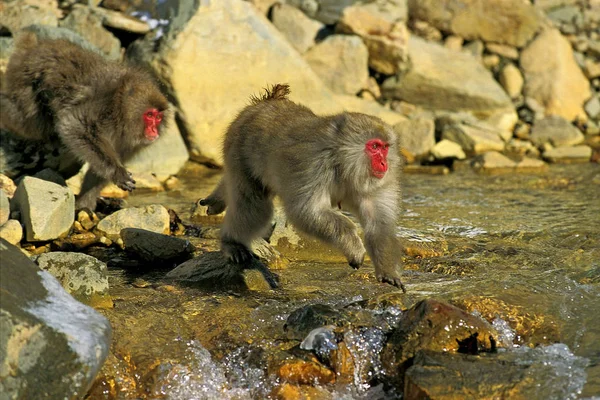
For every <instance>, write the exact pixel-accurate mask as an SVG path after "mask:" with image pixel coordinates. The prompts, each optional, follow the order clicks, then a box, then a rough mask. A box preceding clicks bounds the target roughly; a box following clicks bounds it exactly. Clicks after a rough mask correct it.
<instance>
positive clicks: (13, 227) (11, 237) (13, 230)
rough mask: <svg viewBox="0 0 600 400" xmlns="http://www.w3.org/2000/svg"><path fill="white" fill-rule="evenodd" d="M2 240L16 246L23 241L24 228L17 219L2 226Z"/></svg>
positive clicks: (0, 231)
mask: <svg viewBox="0 0 600 400" xmlns="http://www.w3.org/2000/svg"><path fill="white" fill-rule="evenodd" d="M0 238H2V239H4V240H6V241H7V242H8V243H10V244H13V245H16V244H17V243H19V242H20V241H21V239H23V227H22V226H21V223H20V222H19V221H17V220H16V219H9V220H8V221H6V222H5V223H4V224H2V225H1V226H0Z"/></svg>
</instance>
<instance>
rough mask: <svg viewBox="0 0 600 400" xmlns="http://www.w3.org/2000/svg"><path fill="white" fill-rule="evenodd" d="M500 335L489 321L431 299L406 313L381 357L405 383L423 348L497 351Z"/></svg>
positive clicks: (389, 373) (389, 372) (388, 372)
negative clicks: (416, 357) (407, 373)
mask: <svg viewBox="0 0 600 400" xmlns="http://www.w3.org/2000/svg"><path fill="white" fill-rule="evenodd" d="M497 337H498V333H497V332H496V330H495V329H494V328H493V327H492V326H491V325H490V324H489V323H487V322H486V321H484V320H482V319H480V318H478V317H476V316H473V315H471V314H468V313H466V312H465V311H463V310H461V309H459V308H457V307H455V306H452V305H450V304H447V303H443V302H440V301H437V300H433V299H427V300H422V301H420V302H418V303H417V304H415V305H414V306H413V307H412V308H410V309H409V310H407V311H406V312H404V313H402V315H401V317H400V319H399V321H398V323H397V325H396V327H395V329H394V330H393V331H392V333H391V336H390V338H389V340H388V342H387V344H386V345H385V347H384V349H383V352H382V355H381V359H382V363H383V367H384V368H385V371H386V375H387V376H389V377H390V378H391V379H393V380H394V381H395V382H397V383H401V382H402V381H403V376H404V372H405V371H406V368H408V367H409V366H410V364H411V359H412V358H413V357H414V356H415V355H416V354H417V352H418V351H419V350H433V351H437V352H451V353H454V352H458V351H459V350H460V351H461V352H462V351H468V352H471V353H478V352H480V351H493V350H495V348H496V343H497ZM464 346H466V347H467V348H466V349H465V348H463V347H464ZM400 387H401V386H400Z"/></svg>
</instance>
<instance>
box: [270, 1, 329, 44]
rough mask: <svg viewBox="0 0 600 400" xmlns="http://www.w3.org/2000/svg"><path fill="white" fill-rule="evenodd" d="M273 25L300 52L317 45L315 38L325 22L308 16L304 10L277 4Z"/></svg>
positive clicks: (273, 15) (273, 14) (274, 9)
mask: <svg viewBox="0 0 600 400" xmlns="http://www.w3.org/2000/svg"><path fill="white" fill-rule="evenodd" d="M271 18H272V21H273V25H275V26H276V27H277V29H279V31H280V32H281V33H283V35H284V36H285V37H286V39H287V40H288V41H289V42H290V43H291V45H292V46H294V48H295V49H296V50H298V51H299V52H300V54H303V53H305V52H306V51H307V50H308V49H310V48H311V47H313V46H314V45H315V39H316V37H317V34H318V33H319V31H320V30H321V29H323V28H324V27H325V25H323V23H321V22H319V21H315V20H314V19H311V18H308V17H307V16H306V15H305V14H304V13H303V12H302V11H300V10H299V9H297V8H296V7H292V6H290V5H288V4H285V3H284V4H275V6H274V7H273V10H272V16H271Z"/></svg>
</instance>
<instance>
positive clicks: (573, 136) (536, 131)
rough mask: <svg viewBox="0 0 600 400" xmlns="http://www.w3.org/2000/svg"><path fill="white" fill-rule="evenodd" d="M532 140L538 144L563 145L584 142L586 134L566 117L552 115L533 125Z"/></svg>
mask: <svg viewBox="0 0 600 400" xmlns="http://www.w3.org/2000/svg"><path fill="white" fill-rule="evenodd" d="M530 140H531V141H532V142H533V143H534V144H535V145H536V146H542V145H543V144H545V143H550V144H551V145H552V146H554V147H563V146H574V145H577V144H580V143H583V141H584V140H585V136H584V135H583V133H581V132H580V131H579V129H577V128H576V127H575V126H573V125H572V124H571V123H569V121H567V120H565V119H564V118H561V117H559V116H550V117H546V118H544V119H542V120H540V121H537V122H536V123H535V124H534V125H533V129H532V130H531V135H530Z"/></svg>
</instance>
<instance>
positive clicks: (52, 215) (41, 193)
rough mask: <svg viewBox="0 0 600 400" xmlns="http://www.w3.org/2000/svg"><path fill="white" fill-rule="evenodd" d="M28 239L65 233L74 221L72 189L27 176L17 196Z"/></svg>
mask: <svg viewBox="0 0 600 400" xmlns="http://www.w3.org/2000/svg"><path fill="white" fill-rule="evenodd" d="M13 202H14V207H15V208H16V209H17V210H19V211H20V212H21V221H22V222H23V224H24V225H25V234H26V235H25V237H26V239H27V240H28V241H43V240H53V239H56V238H59V237H61V236H64V235H66V234H67V233H68V232H69V229H71V225H73V221H74V220H75V196H74V195H73V192H72V191H71V189H69V188H66V187H64V186H60V185H57V184H56V183H52V182H48V181H44V180H42V179H38V178H33V177H31V176H26V177H25V178H23V180H22V181H21V183H19V186H18V187H17V191H16V192H15V197H14V198H13Z"/></svg>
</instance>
